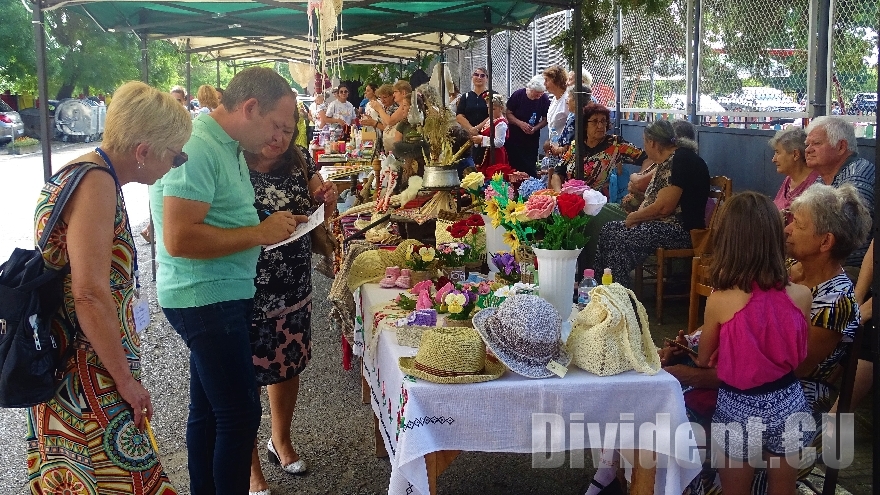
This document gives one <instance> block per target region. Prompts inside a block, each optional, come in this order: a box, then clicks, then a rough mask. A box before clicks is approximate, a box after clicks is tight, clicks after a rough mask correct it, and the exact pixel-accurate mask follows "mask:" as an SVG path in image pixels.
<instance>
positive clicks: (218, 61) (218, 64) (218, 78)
mask: <svg viewBox="0 0 880 495" xmlns="http://www.w3.org/2000/svg"><path fill="white" fill-rule="evenodd" d="M217 55H220V54H219V53H218V54H217ZM217 87H218V88H219V87H220V59H219V58H218V59H217Z"/></svg>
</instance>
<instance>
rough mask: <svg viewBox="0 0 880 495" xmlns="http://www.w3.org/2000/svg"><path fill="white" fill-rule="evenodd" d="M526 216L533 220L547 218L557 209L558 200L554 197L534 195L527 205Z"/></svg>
mask: <svg viewBox="0 0 880 495" xmlns="http://www.w3.org/2000/svg"><path fill="white" fill-rule="evenodd" d="M525 207H526V216H527V217H529V218H530V219H532V220H540V219H542V218H547V217H549V216H550V215H551V214H552V213H553V208H554V207H556V198H554V197H553V196H544V195H538V194H532V195H531V196H530V197H529V199H528V201H526V204H525Z"/></svg>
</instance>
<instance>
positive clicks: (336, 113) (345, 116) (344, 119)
mask: <svg viewBox="0 0 880 495" xmlns="http://www.w3.org/2000/svg"><path fill="white" fill-rule="evenodd" d="M348 94H349V91H348V88H347V87H345V86H343V85H340V86H339V88H338V89H337V91H336V99H335V100H333V101H331V102H330V103H329V104H328V105H327V108H326V109H325V110H324V115H323V116H322V117H323V120H322V122H324V123H325V124H336V125H340V126H343V125H351V123H352V122H353V121H354V118H355V117H356V116H357V112H356V111H355V109H354V105H352V104H351V102H349V101H348Z"/></svg>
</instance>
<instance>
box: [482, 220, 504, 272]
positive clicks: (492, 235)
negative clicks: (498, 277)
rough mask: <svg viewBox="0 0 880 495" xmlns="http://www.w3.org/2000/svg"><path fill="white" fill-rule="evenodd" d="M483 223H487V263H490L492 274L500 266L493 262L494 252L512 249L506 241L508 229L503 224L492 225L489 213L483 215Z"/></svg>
mask: <svg viewBox="0 0 880 495" xmlns="http://www.w3.org/2000/svg"><path fill="white" fill-rule="evenodd" d="M482 217H483V223H485V224H486V226H485V227H484V228H485V230H486V264H488V265H489V273H490V274H492V273H494V272H497V271H498V267H497V266H495V263H492V253H497V252H500V251H508V252H509V251H511V249H510V246H508V245H507V244H505V243H504V233H505V232H507V230H505V229H504V227H502V226H500V225H499V226H498V227H492V219H491V218H489V217H488V216H487V215H482Z"/></svg>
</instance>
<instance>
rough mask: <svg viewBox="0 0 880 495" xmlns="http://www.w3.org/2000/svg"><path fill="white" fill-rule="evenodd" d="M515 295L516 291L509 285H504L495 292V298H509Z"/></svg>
mask: <svg viewBox="0 0 880 495" xmlns="http://www.w3.org/2000/svg"><path fill="white" fill-rule="evenodd" d="M515 295H516V289H514V288H513V287H511V286H509V285H505V286H504V287H500V288H499V289H498V290H496V291H495V297H511V296H515Z"/></svg>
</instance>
